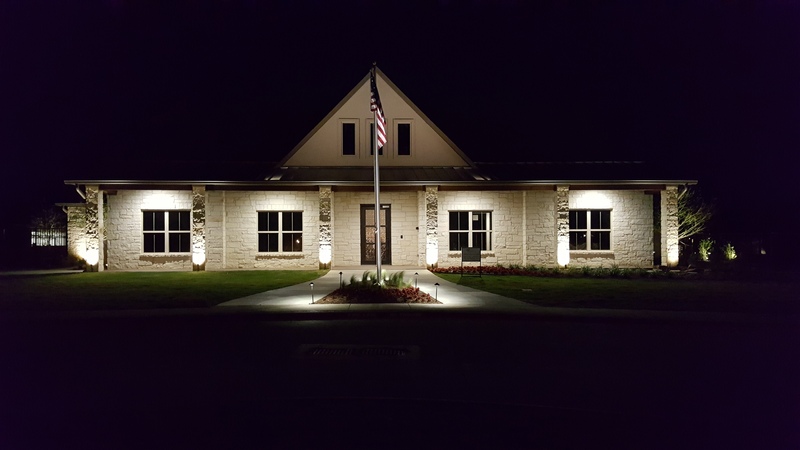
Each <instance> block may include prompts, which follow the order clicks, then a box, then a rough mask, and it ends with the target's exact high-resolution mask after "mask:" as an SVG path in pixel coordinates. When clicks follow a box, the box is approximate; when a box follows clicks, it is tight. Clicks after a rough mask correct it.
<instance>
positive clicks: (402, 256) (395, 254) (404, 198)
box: [333, 191, 424, 267]
mask: <svg viewBox="0 0 800 450" xmlns="http://www.w3.org/2000/svg"><path fill="white" fill-rule="evenodd" d="M419 196H420V194H419V193H417V192H412V191H404V192H381V204H384V205H385V204H389V205H391V222H392V224H391V244H392V265H393V266H421V265H422V264H423V263H422V262H421V261H423V258H424V255H421V254H420V236H422V239H423V242H424V231H422V232H420V231H419V230H418V228H419V226H420V218H419V209H420V207H419V201H420V197H419ZM362 204H372V205H374V204H375V194H374V193H373V192H342V191H338V192H335V193H334V208H333V209H334V214H333V216H334V224H333V230H334V232H333V233H334V239H333V241H334V242H333V266H334V267H336V266H358V265H361V235H360V231H361V216H360V214H361V205H362ZM420 233H422V234H420Z"/></svg>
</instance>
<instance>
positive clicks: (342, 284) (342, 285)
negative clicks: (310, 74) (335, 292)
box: [339, 272, 344, 288]
mask: <svg viewBox="0 0 800 450" xmlns="http://www.w3.org/2000/svg"><path fill="white" fill-rule="evenodd" d="M339 287H340V288H343V287H344V281H342V272H339Z"/></svg>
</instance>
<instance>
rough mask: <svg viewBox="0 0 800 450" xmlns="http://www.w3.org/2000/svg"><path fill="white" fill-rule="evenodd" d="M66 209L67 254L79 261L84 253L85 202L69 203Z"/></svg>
mask: <svg viewBox="0 0 800 450" xmlns="http://www.w3.org/2000/svg"><path fill="white" fill-rule="evenodd" d="M66 209H67V254H68V255H69V256H70V258H71V259H74V260H75V261H80V260H82V259H85V258H84V256H85V254H86V204H81V205H77V204H76V205H69V206H67V207H66Z"/></svg>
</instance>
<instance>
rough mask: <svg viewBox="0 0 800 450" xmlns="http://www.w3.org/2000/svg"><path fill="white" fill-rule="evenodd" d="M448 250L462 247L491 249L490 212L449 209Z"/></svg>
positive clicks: (457, 249) (458, 249) (456, 249)
mask: <svg viewBox="0 0 800 450" xmlns="http://www.w3.org/2000/svg"><path fill="white" fill-rule="evenodd" d="M449 219H450V220H449V222H450V223H449V226H450V231H449V233H450V250H451V251H460V250H461V249H462V248H463V247H478V248H480V249H481V250H491V249H492V213H491V212H489V211H450V217H449Z"/></svg>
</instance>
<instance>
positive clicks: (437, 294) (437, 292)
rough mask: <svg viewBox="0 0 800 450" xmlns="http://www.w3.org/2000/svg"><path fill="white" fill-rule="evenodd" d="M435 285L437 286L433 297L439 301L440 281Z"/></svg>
mask: <svg viewBox="0 0 800 450" xmlns="http://www.w3.org/2000/svg"><path fill="white" fill-rule="evenodd" d="M434 286H436V291H435V295H434V296H433V298H434V300H436V301H437V302H438V301H439V283H436V284H434Z"/></svg>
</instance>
